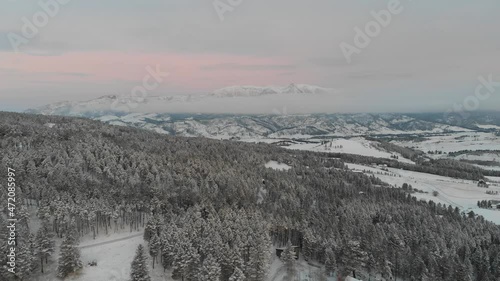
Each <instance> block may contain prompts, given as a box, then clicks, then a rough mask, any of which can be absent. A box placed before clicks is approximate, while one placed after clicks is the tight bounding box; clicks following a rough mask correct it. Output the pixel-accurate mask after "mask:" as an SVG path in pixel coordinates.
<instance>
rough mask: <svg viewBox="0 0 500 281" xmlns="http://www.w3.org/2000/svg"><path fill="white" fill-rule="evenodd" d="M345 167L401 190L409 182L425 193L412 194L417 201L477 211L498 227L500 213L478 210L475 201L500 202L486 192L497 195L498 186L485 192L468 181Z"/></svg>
mask: <svg viewBox="0 0 500 281" xmlns="http://www.w3.org/2000/svg"><path fill="white" fill-rule="evenodd" d="M347 165H348V167H349V168H350V169H352V170H356V171H363V170H364V171H369V172H371V173H373V174H374V175H375V176H376V177H378V178H380V179H381V180H382V181H384V182H387V183H389V184H391V185H393V186H397V187H401V186H402V185H403V183H408V184H410V185H412V187H413V188H416V189H419V190H422V191H424V192H428V193H413V195H414V196H415V197H417V198H419V199H423V200H427V201H429V200H432V201H434V202H436V203H442V204H446V205H452V206H453V207H459V208H460V209H462V210H464V211H469V210H472V211H474V212H476V210H477V211H478V212H477V213H480V214H481V215H483V214H484V217H485V219H487V220H490V221H493V222H495V223H499V224H500V211H496V210H486V209H478V208H477V201H481V200H500V195H489V194H486V191H499V192H500V187H499V186H490V188H488V189H485V188H480V187H477V182H474V181H470V180H462V179H454V178H449V177H444V176H438V175H432V174H426V173H419V172H413V171H405V170H400V169H394V168H387V170H388V172H387V171H384V170H382V168H381V167H377V166H364V165H358V164H347ZM386 173H390V174H391V175H385V174H386ZM434 191H437V192H438V195H437V196H434V195H433V192H434Z"/></svg>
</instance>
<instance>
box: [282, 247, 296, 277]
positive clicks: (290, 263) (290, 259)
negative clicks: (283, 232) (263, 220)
mask: <svg viewBox="0 0 500 281" xmlns="http://www.w3.org/2000/svg"><path fill="white" fill-rule="evenodd" d="M295 258H296V256H295V250H294V248H293V246H292V242H291V241H290V240H288V243H287V245H286V248H285V250H284V251H283V252H282V253H281V261H283V264H284V265H285V268H286V272H287V276H288V279H287V280H295V271H296V268H295V267H296V263H297V262H296V260H295Z"/></svg>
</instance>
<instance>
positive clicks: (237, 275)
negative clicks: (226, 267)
mask: <svg viewBox="0 0 500 281" xmlns="http://www.w3.org/2000/svg"><path fill="white" fill-rule="evenodd" d="M229 281H245V274H243V271H241V269H239V268H238V267H236V268H235V269H234V272H233V274H232V275H231V277H229Z"/></svg>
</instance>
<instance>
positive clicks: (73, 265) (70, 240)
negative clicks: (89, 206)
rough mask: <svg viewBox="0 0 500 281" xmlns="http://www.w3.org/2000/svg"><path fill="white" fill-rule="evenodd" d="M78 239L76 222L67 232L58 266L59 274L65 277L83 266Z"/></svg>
mask: <svg viewBox="0 0 500 281" xmlns="http://www.w3.org/2000/svg"><path fill="white" fill-rule="evenodd" d="M77 243H78V239H77V234H76V228H75V224H74V222H73V223H72V224H71V225H70V228H69V230H68V231H67V232H66V235H65V237H64V240H63V242H62V243H61V248H60V255H59V265H58V267H57V276H59V277H61V278H64V277H66V276H68V274H70V273H72V272H75V271H76V270H77V269H79V268H81V267H82V261H81V260H80V249H79V248H78V246H77Z"/></svg>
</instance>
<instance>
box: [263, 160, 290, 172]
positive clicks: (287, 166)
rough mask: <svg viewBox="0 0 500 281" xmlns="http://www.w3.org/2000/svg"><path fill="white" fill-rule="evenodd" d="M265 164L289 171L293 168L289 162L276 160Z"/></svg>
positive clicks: (272, 167) (268, 166)
mask: <svg viewBox="0 0 500 281" xmlns="http://www.w3.org/2000/svg"><path fill="white" fill-rule="evenodd" d="M264 166H265V167H266V168H271V169H275V170H278V171H287V170H290V169H291V168H292V167H291V166H289V165H287V164H284V163H279V162H276V161H269V162H267V163H266V164H265V165H264Z"/></svg>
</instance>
